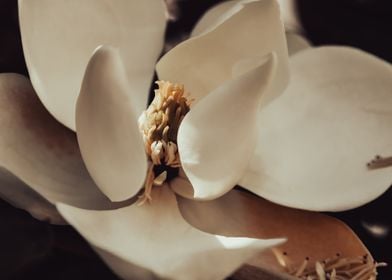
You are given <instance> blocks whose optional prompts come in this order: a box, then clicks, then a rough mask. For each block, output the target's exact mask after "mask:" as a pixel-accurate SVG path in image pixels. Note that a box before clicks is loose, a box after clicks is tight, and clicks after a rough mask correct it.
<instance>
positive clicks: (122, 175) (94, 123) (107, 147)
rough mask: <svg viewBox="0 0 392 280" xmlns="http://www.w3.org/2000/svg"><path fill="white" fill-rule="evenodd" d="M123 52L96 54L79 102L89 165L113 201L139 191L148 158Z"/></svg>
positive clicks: (107, 50)
mask: <svg viewBox="0 0 392 280" xmlns="http://www.w3.org/2000/svg"><path fill="white" fill-rule="evenodd" d="M129 91H132V89H131V88H130V86H129V84H128V80H127V76H126V72H125V69H124V67H123V64H122V60H121V57H120V54H119V53H118V51H116V49H114V48H111V47H100V48H98V49H97V50H96V52H95V53H94V55H93V56H92V58H91V60H90V62H89V64H88V66H87V69H86V73H85V76H84V79H83V84H82V89H81V92H80V96H79V98H78V102H77V110H76V130H77V136H78V141H79V145H80V149H81V152H82V155H83V159H84V161H85V162H86V165H87V168H88V170H89V172H90V174H91V176H92V177H93V178H94V181H95V182H96V183H97V185H98V186H99V188H100V189H101V190H102V192H103V193H104V194H106V195H107V196H108V197H109V198H110V199H111V200H112V201H121V200H125V199H127V198H130V197H132V196H134V195H135V194H136V193H137V192H138V191H139V190H140V188H141V187H142V185H143V182H144V180H145V177H146V171H147V158H146V155H145V151H144V144H143V139H142V136H141V134H140V132H139V128H138V125H137V117H136V114H135V110H133V108H132V102H133V100H131V99H130V97H129V94H128V92H129Z"/></svg>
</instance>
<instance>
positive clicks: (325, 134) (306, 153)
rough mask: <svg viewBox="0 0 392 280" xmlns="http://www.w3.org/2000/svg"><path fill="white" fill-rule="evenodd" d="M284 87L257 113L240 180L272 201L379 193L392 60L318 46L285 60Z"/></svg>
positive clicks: (334, 205)
mask: <svg viewBox="0 0 392 280" xmlns="http://www.w3.org/2000/svg"><path fill="white" fill-rule="evenodd" d="M290 62H291V71H292V80H291V84H290V85H289V87H288V89H287V91H286V93H285V94H283V95H282V96H281V98H279V99H277V100H276V101H275V102H273V103H272V104H270V106H269V107H268V108H266V109H265V110H264V111H263V112H262V113H261V114H260V118H259V119H260V127H261V131H260V139H259V146H258V147H257V153H256V155H255V157H254V158H253V160H252V162H251V166H250V168H249V170H248V174H247V175H246V176H245V177H244V179H243V180H242V182H241V183H240V184H241V185H243V186H246V187H247V188H249V189H250V190H251V191H253V192H255V193H257V194H259V195H261V196H263V197H265V198H267V199H270V200H272V201H274V202H277V203H280V204H283V205H287V206H292V207H298V208H304V209H309V210H344V209H349V208H353V207H357V206H360V205H362V204H364V203H366V202H369V201H370V200H372V199H375V198H376V197H378V196H379V195H380V194H382V193H383V192H384V191H385V190H386V189H387V188H388V186H389V185H390V184H391V181H392V168H391V167H388V168H383V169H378V170H368V168H367V166H366V164H367V162H369V161H370V160H371V159H373V158H374V156H375V155H381V156H391V155H392V109H391V108H392V106H391V104H392V94H391V88H392V67H391V65H390V64H387V63H385V62H383V61H382V60H380V59H377V58H375V57H374V56H371V55H368V54H366V53H364V52H361V51H358V50H355V49H350V48H343V47H324V48H316V49H309V50H306V51H303V52H300V53H298V54H297V55H295V56H293V57H292V59H291V61H290Z"/></svg>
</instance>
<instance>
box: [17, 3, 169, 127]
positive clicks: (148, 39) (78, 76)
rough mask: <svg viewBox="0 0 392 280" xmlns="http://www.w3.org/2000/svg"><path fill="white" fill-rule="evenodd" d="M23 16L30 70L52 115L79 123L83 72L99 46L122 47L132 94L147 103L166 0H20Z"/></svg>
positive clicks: (135, 99)
mask: <svg viewBox="0 0 392 280" xmlns="http://www.w3.org/2000/svg"><path fill="white" fill-rule="evenodd" d="M19 19H20V26H21V34H22V42H23V49H24V53H25V58H26V62H27V67H28V69H29V74H30V77H31V80H32V83H33V85H34V88H35V89H36V91H37V93H38V95H39V97H40V99H41V101H42V102H43V103H44V105H45V106H46V108H47V109H48V110H49V112H51V113H52V114H53V116H54V117H55V118H56V119H58V120H59V121H60V122H62V123H63V124H65V125H66V126H68V127H69V128H71V129H74V128H75V119H74V118H75V104H76V99H77V96H78V94H79V91H80V85H81V82H82V78H83V73H84V70H85V68H86V65H87V62H88V60H89V58H90V56H91V53H92V52H93V51H94V49H95V48H96V47H98V46H99V45H102V44H108V45H113V46H116V47H118V48H119V49H120V50H121V52H122V56H123V58H124V64H125V67H126V70H127V75H128V77H129V78H130V79H131V81H132V88H133V89H134V91H132V92H130V94H132V99H133V102H134V103H135V104H137V106H138V108H139V111H140V112H141V111H142V110H143V109H144V108H145V106H146V103H147V98H148V91H149V88H150V85H151V79H152V75H153V71H154V65H155V61H156V59H157V58H158V56H159V54H160V52H161V50H162V47H163V34H164V29H165V9H164V4H163V1H159V0H156V1H145V0H134V1H128V0H116V1H108V0H84V1H68V0H57V1H52V0H37V1H29V0H20V1H19Z"/></svg>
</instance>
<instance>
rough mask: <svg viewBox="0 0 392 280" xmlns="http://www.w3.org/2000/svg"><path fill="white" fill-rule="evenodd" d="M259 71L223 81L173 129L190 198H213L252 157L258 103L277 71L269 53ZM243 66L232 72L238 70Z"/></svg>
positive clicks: (235, 180)
mask: <svg viewBox="0 0 392 280" xmlns="http://www.w3.org/2000/svg"><path fill="white" fill-rule="evenodd" d="M261 63H262V64H261V65H259V66H258V67H256V68H254V69H252V70H250V71H247V72H246V73H245V74H240V75H239V76H238V77H236V78H234V79H232V80H230V81H228V82H226V83H224V84H223V85H221V86H220V87H219V88H217V89H216V90H214V91H213V92H211V93H210V94H209V95H208V96H206V97H205V98H203V99H202V100H201V101H200V102H199V103H197V104H196V106H195V107H193V108H192V109H191V111H190V112H189V113H188V114H187V115H186V116H185V118H184V120H183V122H182V123H181V125H180V129H179V131H178V151H179V154H180V159H181V164H182V168H183V170H184V172H185V174H186V176H187V177H188V179H189V180H190V182H191V183H192V186H193V192H194V194H193V197H194V198H195V199H214V198H216V197H218V196H220V195H222V194H224V193H226V192H227V191H229V190H231V189H232V188H233V187H234V186H235V185H236V184H237V183H238V181H239V179H240V178H241V176H242V175H243V173H244V172H245V169H246V167H247V165H248V161H249V159H250V158H251V156H252V153H253V150H254V144H255V139H256V130H257V125H256V123H257V115H258V112H259V108H260V103H261V102H262V99H263V97H264V96H265V95H268V93H269V92H270V90H272V85H271V84H272V83H273V80H274V78H275V75H276V71H277V59H276V56H275V55H273V54H270V55H268V56H266V58H265V61H263V62H261ZM246 65H248V63H244V64H241V65H239V67H237V68H236V69H233V70H235V71H239V72H242V71H243V70H244V69H245V68H243V67H245V66H246Z"/></svg>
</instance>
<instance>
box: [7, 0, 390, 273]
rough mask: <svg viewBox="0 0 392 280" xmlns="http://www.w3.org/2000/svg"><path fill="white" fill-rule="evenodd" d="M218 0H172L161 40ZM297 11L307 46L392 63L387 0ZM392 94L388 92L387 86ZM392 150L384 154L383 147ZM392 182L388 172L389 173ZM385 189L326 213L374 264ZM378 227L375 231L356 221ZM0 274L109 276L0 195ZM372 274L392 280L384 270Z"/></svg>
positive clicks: (12, 38)
mask: <svg viewBox="0 0 392 280" xmlns="http://www.w3.org/2000/svg"><path fill="white" fill-rule="evenodd" d="M217 2H220V1H216V0H215V1H213V0H178V1H177V6H176V7H177V9H174V10H173V11H174V12H175V20H174V19H173V21H172V22H170V23H169V26H168V29H167V34H166V38H167V41H168V42H176V41H178V40H179V38H182V37H184V36H185V35H186V34H187V33H188V32H189V31H190V30H191V28H192V26H193V25H194V23H195V22H196V20H197V19H198V18H199V17H200V15H201V14H202V13H203V12H204V11H205V10H206V9H207V8H208V7H210V6H211V5H213V4H214V3H217ZM298 12H299V16H300V19H301V22H302V24H303V27H304V29H305V32H306V35H307V37H308V38H309V39H310V41H311V42H312V43H313V44H315V45H326V44H339V45H350V46H355V47H357V48H361V49H363V50H366V51H368V52H370V53H373V54H375V55H377V56H379V57H381V58H383V59H385V60H387V61H389V62H392V31H391V29H392V1H391V0H379V1H377V0H317V1H315V0H299V1H298ZM1 72H16V73H21V74H24V75H27V70H26V66H25V62H24V58H23V51H22V47H21V43H20V35H19V29H18V15H17V1H16V0H0V73H1ZM391 91H392V89H391ZM391 152H392V151H391ZM391 182H392V173H391ZM391 203H392V190H389V191H387V192H386V193H385V194H384V195H383V196H381V197H380V198H378V199H377V200H376V201H374V202H372V203H369V204H367V205H365V206H363V207H361V208H357V209H355V210H351V211H346V212H341V213H334V214H331V215H333V216H335V217H338V218H340V219H342V220H343V221H345V222H346V223H347V224H348V225H349V226H350V227H351V228H352V229H353V230H354V231H355V232H356V233H357V235H358V236H359V237H360V238H361V239H362V241H363V242H364V243H365V244H366V246H367V247H368V248H369V249H370V251H371V252H372V254H373V255H374V258H375V259H376V260H378V261H386V262H388V263H391V264H392V256H391V249H392V232H391V231H392V222H391V214H392V213H391V212H392V211H391V210H392V206H391V205H390V204H391ZM365 224H367V225H373V226H379V227H381V228H383V229H384V230H385V231H386V232H387V234H386V235H384V236H379V235H378V236H377V235H375V234H373V233H372V232H371V231H369V230H368V229H367V228H366V227H365V226H364V225H365ZM0 279H15V280H16V279H42V280H45V279H117V278H116V277H115V276H114V275H113V274H112V273H111V272H110V271H109V270H108V269H107V268H106V266H105V265H104V264H103V263H102V262H101V261H100V259H99V258H98V257H97V256H96V255H95V254H94V253H93V252H92V250H91V249H90V248H89V247H88V245H87V244H86V243H85V242H84V241H83V240H82V238H81V237H80V236H79V235H78V234H77V233H76V232H75V231H74V230H73V229H72V228H70V227H69V226H52V225H49V224H47V223H44V222H39V221H36V220H35V219H33V218H31V217H30V215H29V214H27V213H26V212H24V211H22V210H18V209H15V208H13V207H12V206H10V205H9V204H7V203H6V202H4V201H1V200H0ZM379 279H392V271H391V269H390V268H385V269H380V275H379Z"/></svg>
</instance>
